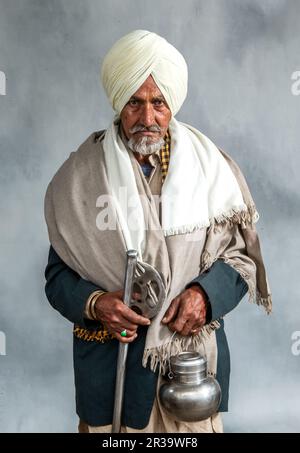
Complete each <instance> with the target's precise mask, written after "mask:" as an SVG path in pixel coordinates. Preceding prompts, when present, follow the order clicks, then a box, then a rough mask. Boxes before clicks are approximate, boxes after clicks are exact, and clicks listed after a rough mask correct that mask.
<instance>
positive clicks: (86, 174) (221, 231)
mask: <svg viewBox="0 0 300 453" xmlns="http://www.w3.org/2000/svg"><path fill="white" fill-rule="evenodd" d="M103 137H104V135H103V134H101V133H96V134H92V135H91V136H90V137H89V138H88V139H87V140H86V141H85V142H84V143H83V144H82V145H81V146H80V147H79V149H78V150H77V152H73V153H71V155H70V157H69V159H68V160H67V161H66V162H65V163H64V164H63V165H62V167H61V168H60V169H59V170H58V172H57V173H56V174H55V176H54V177H53V179H52V181H51V182H50V184H49V186H48V189H47V193H46V198H45V217H46V222H47V226H48V232H49V238H50V242H51V244H52V245H53V247H54V249H55V250H56V252H57V253H58V255H59V256H60V257H61V259H62V260H63V261H64V262H65V263H66V264H67V265H68V266H70V267H71V268H72V269H74V270H75V271H76V272H77V273H78V274H79V275H80V276H81V277H82V278H84V279H87V280H89V281H91V282H93V283H94V284H96V285H99V286H100V287H101V288H104V289H106V290H107V291H115V290H117V289H121V288H122V287H123V283H124V272H125V260H126V256H125V251H126V245H125V241H124V236H123V234H122V232H121V229H120V224H119V221H118V217H117V213H116V212H115V210H114V209H113V208H112V207H111V206H109V207H107V206H103V205H101V204H99V201H98V200H99V197H102V196H103V195H111V190H110V186H109V183H108V178H107V168H106V163H105V158H104V152H103ZM222 155H223V156H224V158H225V159H226V161H227V163H228V164H229V166H230V168H231V171H232V172H233V174H234V175H235V178H236V180H237V182H238V184H239V188H240V190H241V192H242V196H243V200H244V203H245V206H246V210H244V211H243V212H240V213H233V214H232V215H231V216H230V217H226V218H225V217H221V218H220V219H213V220H212V221H211V224H210V226H209V227H202V228H197V229H195V230H194V231H191V232H187V233H186V234H174V235H170V236H167V237H166V236H165V235H164V234H163V231H162V229H161V225H160V218H159V214H158V211H157V206H156V201H155V200H154V197H153V196H152V194H151V191H150V188H149V185H148V184H147V181H146V179H145V177H144V175H143V173H142V171H141V168H140V166H139V164H138V163H137V161H136V160H135V158H134V157H133V155H132V154H131V155H130V160H131V163H132V169H133V172H134V177H135V179H136V184H137V189H138V192H139V194H140V195H141V203H142V206H143V209H144V211H145V212H147V215H148V216H150V217H151V226H153V228H151V230H150V229H148V230H146V244H145V248H144V251H143V260H144V261H145V262H147V263H149V264H151V265H153V266H154V267H155V268H156V269H157V270H158V271H159V272H160V274H161V276H162V278H163V280H164V283H165V286H166V288H167V298H166V300H165V302H164V304H163V307H162V310H161V312H160V313H159V314H158V315H157V316H156V317H155V318H154V319H153V320H152V323H151V326H150V327H149V329H148V333H147V338H146V345H145V350H144V359H143V364H144V366H146V364H147V362H148V359H150V366H151V369H153V370H155V369H156V367H157V366H158V365H159V367H160V370H162V371H163V372H164V371H165V370H166V365H167V363H168V358H169V356H170V355H173V354H175V353H176V352H178V351H181V350H183V349H187V348H193V349H196V350H198V351H200V352H201V353H204V354H206V355H207V360H208V370H209V372H210V373H212V374H215V373H216V362H217V350H216V340H215V334H214V329H215V328H217V327H218V325H219V324H218V322H217V321H215V322H212V323H210V324H209V325H207V326H205V327H204V328H203V329H202V331H201V332H200V334H199V335H198V336H191V337H185V338H183V337H179V336H176V337H175V338H173V337H172V333H171V332H170V330H169V329H168V327H167V326H163V325H162V324H161V319H162V317H163V315H164V313H165V312H166V310H167V308H168V306H169V305H170V303H171V301H172V299H173V298H174V297H175V296H177V295H178V294H179V293H180V292H181V291H183V290H184V288H185V286H186V284H187V283H189V282H190V281H191V280H192V279H193V278H195V277H196V276H197V275H199V274H200V273H202V272H204V271H205V270H207V269H208V268H210V267H211V265H212V264H213V263H214V262H215V261H216V260H217V259H221V260H224V261H225V262H226V263H228V264H229V265H230V266H232V267H234V268H235V269H236V270H237V271H238V272H239V273H240V275H241V276H242V277H243V278H244V279H245V281H246V282H247V284H248V288H249V296H250V300H251V301H253V302H256V303H257V304H258V305H263V306H264V307H265V309H266V311H267V312H270V311H271V297H270V292H269V289H268V283H267V279H266V275H265V269H264V264H263V260H262V257H261V252H260V246H259V240H258V236H257V233H256V230H255V227H254V221H255V220H256V219H257V212H256V209H255V206H254V203H253V200H252V197H251V195H250V192H249V189H248V187H247V184H246V182H245V180H244V178H243V176H242V174H241V172H240V170H239V168H238V167H237V165H236V164H235V163H234V162H233V161H232V160H231V159H230V158H229V156H227V155H226V154H225V153H224V152H222ZM107 208H108V209H109V210H110V211H109V215H110V220H109V222H111V219H113V222H112V224H113V225H115V226H116V228H112V229H106V230H103V229H101V230H100V229H99V228H98V227H97V221H98V220H99V217H98V216H99V214H100V215H101V213H103V212H104V211H105V212H106V213H107V212H108V211H107ZM97 219H98V220H97Z"/></svg>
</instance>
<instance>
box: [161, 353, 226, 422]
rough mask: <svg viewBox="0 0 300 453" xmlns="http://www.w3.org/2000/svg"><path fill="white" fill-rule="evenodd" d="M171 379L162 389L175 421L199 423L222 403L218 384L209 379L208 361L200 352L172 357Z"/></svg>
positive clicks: (168, 410)
mask: <svg viewBox="0 0 300 453" xmlns="http://www.w3.org/2000/svg"><path fill="white" fill-rule="evenodd" d="M170 368H171V370H170V371H171V373H169V380H168V381H167V382H166V383H164V384H162V385H161V387H160V389H159V398H160V401H161V404H162V406H163V408H164V409H165V410H166V411H167V412H168V413H169V414H170V415H171V416H172V417H173V418H175V419H176V420H178V421H185V422H196V421H201V420H205V419H206V418H208V417H210V416H212V415H213V414H214V413H216V412H217V410H218V407H219V405H220V402H221V388H220V385H219V383H218V381H217V380H216V379H215V378H213V377H211V376H207V362H206V359H205V358H204V357H202V356H201V355H200V354H199V353H198V352H194V351H187V352H181V353H179V354H178V355H176V356H172V357H171V358H170Z"/></svg>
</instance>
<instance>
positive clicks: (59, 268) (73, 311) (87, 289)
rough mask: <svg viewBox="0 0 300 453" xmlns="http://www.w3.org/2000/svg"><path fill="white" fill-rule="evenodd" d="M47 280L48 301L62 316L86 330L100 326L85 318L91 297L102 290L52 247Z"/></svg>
mask: <svg viewBox="0 0 300 453" xmlns="http://www.w3.org/2000/svg"><path fill="white" fill-rule="evenodd" d="M45 278H46V285H45V293H46V296H47V299H48V301H49V302H50V304H51V305H52V307H53V308H54V309H55V310H57V311H59V313H60V314H61V315H62V316H64V317H65V318H67V319H68V320H69V321H71V322H73V323H75V324H78V325H79V326H81V327H84V328H88V327H90V328H91V327H96V326H97V325H98V324H99V323H97V322H96V321H90V320H88V319H86V318H84V309H85V305H86V301H87V299H88V297H89V295H90V294H91V293H92V292H94V291H96V290H102V288H99V287H98V286H96V285H94V284H93V283H91V282H89V281H88V280H84V279H83V278H81V277H80V276H79V275H78V274H77V273H76V272H75V271H73V270H72V269H71V268H70V267H68V266H67V265H66V264H65V263H64V261H62V259H61V258H60V257H59V256H58V254H57V253H56V252H55V250H54V248H53V247H52V246H50V250H49V256H48V264H47V266H46V269H45Z"/></svg>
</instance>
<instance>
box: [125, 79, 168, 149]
mask: <svg viewBox="0 0 300 453" xmlns="http://www.w3.org/2000/svg"><path fill="white" fill-rule="evenodd" d="M171 116H172V114H171V111H170V109H169V107H168V105H167V103H166V101H165V99H164V97H163V95H162V93H161V91H160V90H159V88H158V87H157V85H156V84H155V82H154V80H153V78H152V76H149V77H148V79H146V81H145V82H144V83H143V85H142V86H141V87H140V88H139V89H138V90H137V91H136V92H135V93H134V94H133V95H132V96H131V98H130V99H129V101H128V102H127V104H126V105H125V107H124V108H123V110H122V112H121V115H120V117H121V123H122V127H123V130H124V132H125V135H126V138H127V139H128V140H129V143H130V144H131V148H132V149H133V150H134V151H136V152H141V153H142V154H151V151H152V152H154V151H155V150H156V149H155V148H156V145H157V146H158V147H160V146H161V144H162V143H163V138H164V136H165V135H166V132H167V129H168V126H169V122H170V119H171ZM140 145H143V146H142V149H144V150H145V147H146V150H145V152H143V151H141V149H140ZM151 145H153V146H151ZM143 147H144V148H143Z"/></svg>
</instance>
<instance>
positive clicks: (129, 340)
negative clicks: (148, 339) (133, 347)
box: [115, 332, 137, 343]
mask: <svg viewBox="0 0 300 453" xmlns="http://www.w3.org/2000/svg"><path fill="white" fill-rule="evenodd" d="M115 337H116V339H117V340H119V341H120V343H132V342H133V341H134V340H135V339H136V337H137V333H135V334H134V335H132V336H131V337H127V336H126V337H122V335H120V334H119V333H118V332H115Z"/></svg>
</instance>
